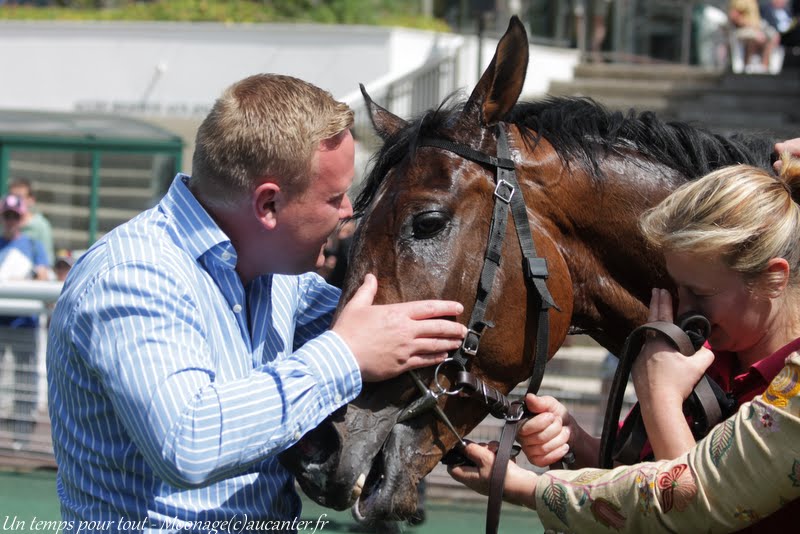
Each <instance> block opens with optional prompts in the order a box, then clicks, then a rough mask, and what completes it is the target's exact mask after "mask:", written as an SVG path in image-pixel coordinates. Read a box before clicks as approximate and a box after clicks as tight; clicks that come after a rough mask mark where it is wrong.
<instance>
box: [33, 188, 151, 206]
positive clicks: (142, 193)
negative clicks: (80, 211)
mask: <svg viewBox="0 0 800 534" xmlns="http://www.w3.org/2000/svg"><path fill="white" fill-rule="evenodd" d="M98 192H99V205H100V206H102V207H103V208H104V209H107V210H113V209H120V210H143V209H146V208H149V207H151V206H152V205H153V204H154V202H155V201H154V200H153V193H152V192H151V191H150V190H149V189H140V188H131V187H117V186H106V185H102V186H101V187H100V188H99V191H98ZM90 193H91V188H90V187H89V186H88V185H78V184H64V183H62V184H59V183H55V182H53V183H39V184H37V187H36V199H37V201H38V204H39V205H70V206H88V205H89V201H90V199H89V195H90Z"/></svg>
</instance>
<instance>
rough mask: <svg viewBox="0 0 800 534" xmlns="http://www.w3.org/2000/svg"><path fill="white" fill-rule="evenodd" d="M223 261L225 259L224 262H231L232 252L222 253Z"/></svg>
mask: <svg viewBox="0 0 800 534" xmlns="http://www.w3.org/2000/svg"><path fill="white" fill-rule="evenodd" d="M222 259H223V260H229V259H231V254H230V252H223V253H222Z"/></svg>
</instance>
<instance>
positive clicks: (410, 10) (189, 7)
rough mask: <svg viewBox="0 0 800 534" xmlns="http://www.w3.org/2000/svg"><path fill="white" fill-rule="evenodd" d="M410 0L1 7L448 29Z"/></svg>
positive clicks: (2, 10) (19, 13)
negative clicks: (426, 15) (423, 12)
mask: <svg viewBox="0 0 800 534" xmlns="http://www.w3.org/2000/svg"><path fill="white" fill-rule="evenodd" d="M421 3H422V2H421V1H414V0H150V1H133V0H52V1H47V0H38V1H37V0H32V1H31V0H28V1H23V0H18V1H16V2H14V1H8V2H6V3H5V4H4V5H2V7H0V18H3V19H6V20H9V19H10V20H14V19H16V20H120V21H123V20H125V21H146V20H151V21H192V22H201V21H206V22H229V23H266V22H283V23H289V22H308V23H323V24H365V25H382V26H407V27H414V28H422V29H431V30H438V31H448V30H449V28H448V26H447V24H446V23H445V22H444V21H442V20H441V19H436V18H430V17H425V16H423V14H422V13H421V8H420V6H421Z"/></svg>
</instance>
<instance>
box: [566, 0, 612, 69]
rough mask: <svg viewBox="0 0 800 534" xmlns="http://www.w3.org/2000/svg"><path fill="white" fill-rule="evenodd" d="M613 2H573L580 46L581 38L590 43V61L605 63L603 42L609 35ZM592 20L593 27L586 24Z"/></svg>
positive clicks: (603, 0)
mask: <svg viewBox="0 0 800 534" xmlns="http://www.w3.org/2000/svg"><path fill="white" fill-rule="evenodd" d="M610 6H611V0H573V13H574V15H575V32H576V36H577V38H578V41H579V42H578V46H579V47H581V46H582V45H583V43H581V42H580V41H581V39H580V36H583V37H584V38H585V39H587V40H588V41H589V46H588V47H587V48H588V50H587V52H588V53H589V55H588V58H589V60H590V61H595V62H598V63H599V62H602V61H603V54H602V50H603V42H604V41H605V40H606V34H607V33H608V23H607V21H606V19H607V18H608V12H609V8H610ZM587 20H591V26H590V25H588V24H587V23H586V21H587Z"/></svg>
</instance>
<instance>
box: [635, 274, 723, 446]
mask: <svg viewBox="0 0 800 534" xmlns="http://www.w3.org/2000/svg"><path fill="white" fill-rule="evenodd" d="M649 320H650V321H651V322H652V321H670V322H671V321H672V297H670V295H669V293H668V292H667V291H665V290H663V289H654V290H653V296H652V298H651V300H650V317H649ZM713 361H714V355H713V354H712V352H711V351H710V350H708V349H706V348H701V349H700V350H698V351H697V352H696V353H695V354H694V355H693V356H684V355H683V354H681V353H680V352H678V351H677V350H676V349H675V348H674V347H672V345H670V344H669V343H668V342H667V341H665V340H664V339H663V338H661V337H660V336H654V337H652V338H650V339H648V340H647V341H646V342H645V344H644V346H643V347H642V351H641V352H640V353H639V356H638V357H637V358H636V361H635V362H634V364H633V371H632V373H631V375H632V376H633V385H634V388H635V389H636V396H637V397H638V399H639V407H640V408H641V411H642V420H643V421H644V426H645V429H646V430H647V437H648V438H649V439H650V443H651V445H652V446H653V453H654V454H655V457H656V459H657V460H662V459H672V458H677V457H678V456H680V455H681V454H683V453H684V452H686V451H688V450H689V449H691V448H692V447H693V446H694V444H695V441H694V436H693V435H692V432H691V429H690V428H689V424H688V423H687V422H686V419H685V418H684V416H683V401H684V399H686V398H687V397H688V396H689V395H690V394H691V393H692V390H693V389H694V386H695V384H697V382H698V381H699V380H700V378H702V376H703V373H704V372H705V371H706V369H707V368H708V366H709V365H711V362H713Z"/></svg>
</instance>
